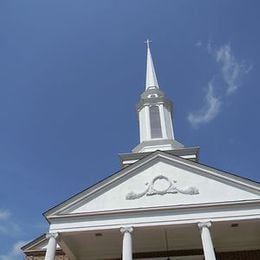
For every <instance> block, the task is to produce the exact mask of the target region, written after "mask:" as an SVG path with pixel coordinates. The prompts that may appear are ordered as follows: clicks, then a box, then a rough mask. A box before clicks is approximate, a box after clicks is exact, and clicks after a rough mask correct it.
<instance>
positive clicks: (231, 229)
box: [22, 40, 260, 260]
mask: <svg viewBox="0 0 260 260" xmlns="http://www.w3.org/2000/svg"><path fill="white" fill-rule="evenodd" d="M172 110H173V107H172V103H171V101H170V100H169V99H167V97H166V95H165V94H164V93H163V91H162V90H161V88H160V87H159V83H158V80H157V77H156V72H155V68H154V64H153V59H152V55H151V51H150V46H149V41H148V40H147V62H146V84H145V89H144V92H143V93H142V94H141V97H140V101H139V103H138V104H137V113H138V119H139V133H140V143H139V144H138V145H137V146H136V147H135V148H133V150H132V152H131V153H125V154H119V158H120V162H121V166H122V167H121V169H120V170H119V171H118V172H116V173H115V174H113V175H111V176H109V177H107V178H106V179H104V180H101V181H100V182H98V183H97V184H95V185H93V186H91V187H89V188H87V189H86V190H84V191H82V192H80V193H78V194H76V195H75V196H73V197H71V198H69V199H67V200H66V201H65V202H62V203H61V204H59V205H57V206H56V207H54V208H51V209H50V210H48V211H47V212H45V213H44V216H45V218H46V220H47V221H48V223H49V230H48V233H47V234H44V235H42V236H40V237H38V238H36V239H35V240H33V241H32V242H30V243H28V244H27V245H25V246H24V247H23V248H22V250H23V252H24V254H25V258H26V259H27V260H87V259H99V260H119V259H123V260H132V259H140V260H142V259H143V260H144V259H154V260H155V259H157V260H161V259H165V260H166V259H171V260H203V259H205V260H216V259H217V260H259V259H260V185H259V183H256V182H254V181H251V180H248V179H245V178H242V177H239V176H236V175H234V174H231V173H227V172H225V171H221V170H218V169H216V168H212V167H209V166H207V165H204V164H202V163H200V162H199V147H185V146H184V145H183V144H181V143H180V142H178V141H177V140H176V139H175V135H174V128H173V123H172Z"/></svg>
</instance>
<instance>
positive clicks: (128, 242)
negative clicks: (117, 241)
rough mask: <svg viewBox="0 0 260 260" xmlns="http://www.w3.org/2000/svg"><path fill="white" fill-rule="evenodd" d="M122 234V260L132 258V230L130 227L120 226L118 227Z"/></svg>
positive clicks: (130, 259)
mask: <svg viewBox="0 0 260 260" xmlns="http://www.w3.org/2000/svg"><path fill="white" fill-rule="evenodd" d="M120 231H121V233H122V234H123V248H122V260H132V259H133V252H132V235H131V233H132V232H133V228H132V227H122V228H121V229H120Z"/></svg>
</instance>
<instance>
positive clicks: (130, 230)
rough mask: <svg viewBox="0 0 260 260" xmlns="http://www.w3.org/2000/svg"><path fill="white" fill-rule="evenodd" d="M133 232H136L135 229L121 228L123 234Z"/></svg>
mask: <svg viewBox="0 0 260 260" xmlns="http://www.w3.org/2000/svg"><path fill="white" fill-rule="evenodd" d="M133 230H134V229H133V227H121V228H120V232H121V233H122V234H124V233H132V232H133Z"/></svg>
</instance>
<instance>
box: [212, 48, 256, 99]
mask: <svg viewBox="0 0 260 260" xmlns="http://www.w3.org/2000/svg"><path fill="white" fill-rule="evenodd" d="M215 59H216V62H218V63H220V64H221V72H222V77H223V80H224V82H225V83H226V86H227V89H226V94H227V95H229V94H231V93H234V92H235V91H236V90H237V89H238V87H239V86H240V85H241V80H242V77H243V76H244V75H245V74H247V73H248V72H249V71H250V70H251V68H252V66H249V67H247V66H246V65H245V64H244V62H240V61H238V60H237V58H236V57H235V56H234V55H233V53H232V51H231V47H230V45H229V44H226V45H224V46H222V47H220V48H219V49H218V50H216V51H215Z"/></svg>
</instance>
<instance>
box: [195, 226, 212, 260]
mask: <svg viewBox="0 0 260 260" xmlns="http://www.w3.org/2000/svg"><path fill="white" fill-rule="evenodd" d="M210 227H211V223H210V222H206V223H199V228H200V232H201V241H202V246H203V252H204V256H205V260H216V256H215V251H214V247H213V243H212V239H211V235H210V231H209V228H210Z"/></svg>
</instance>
